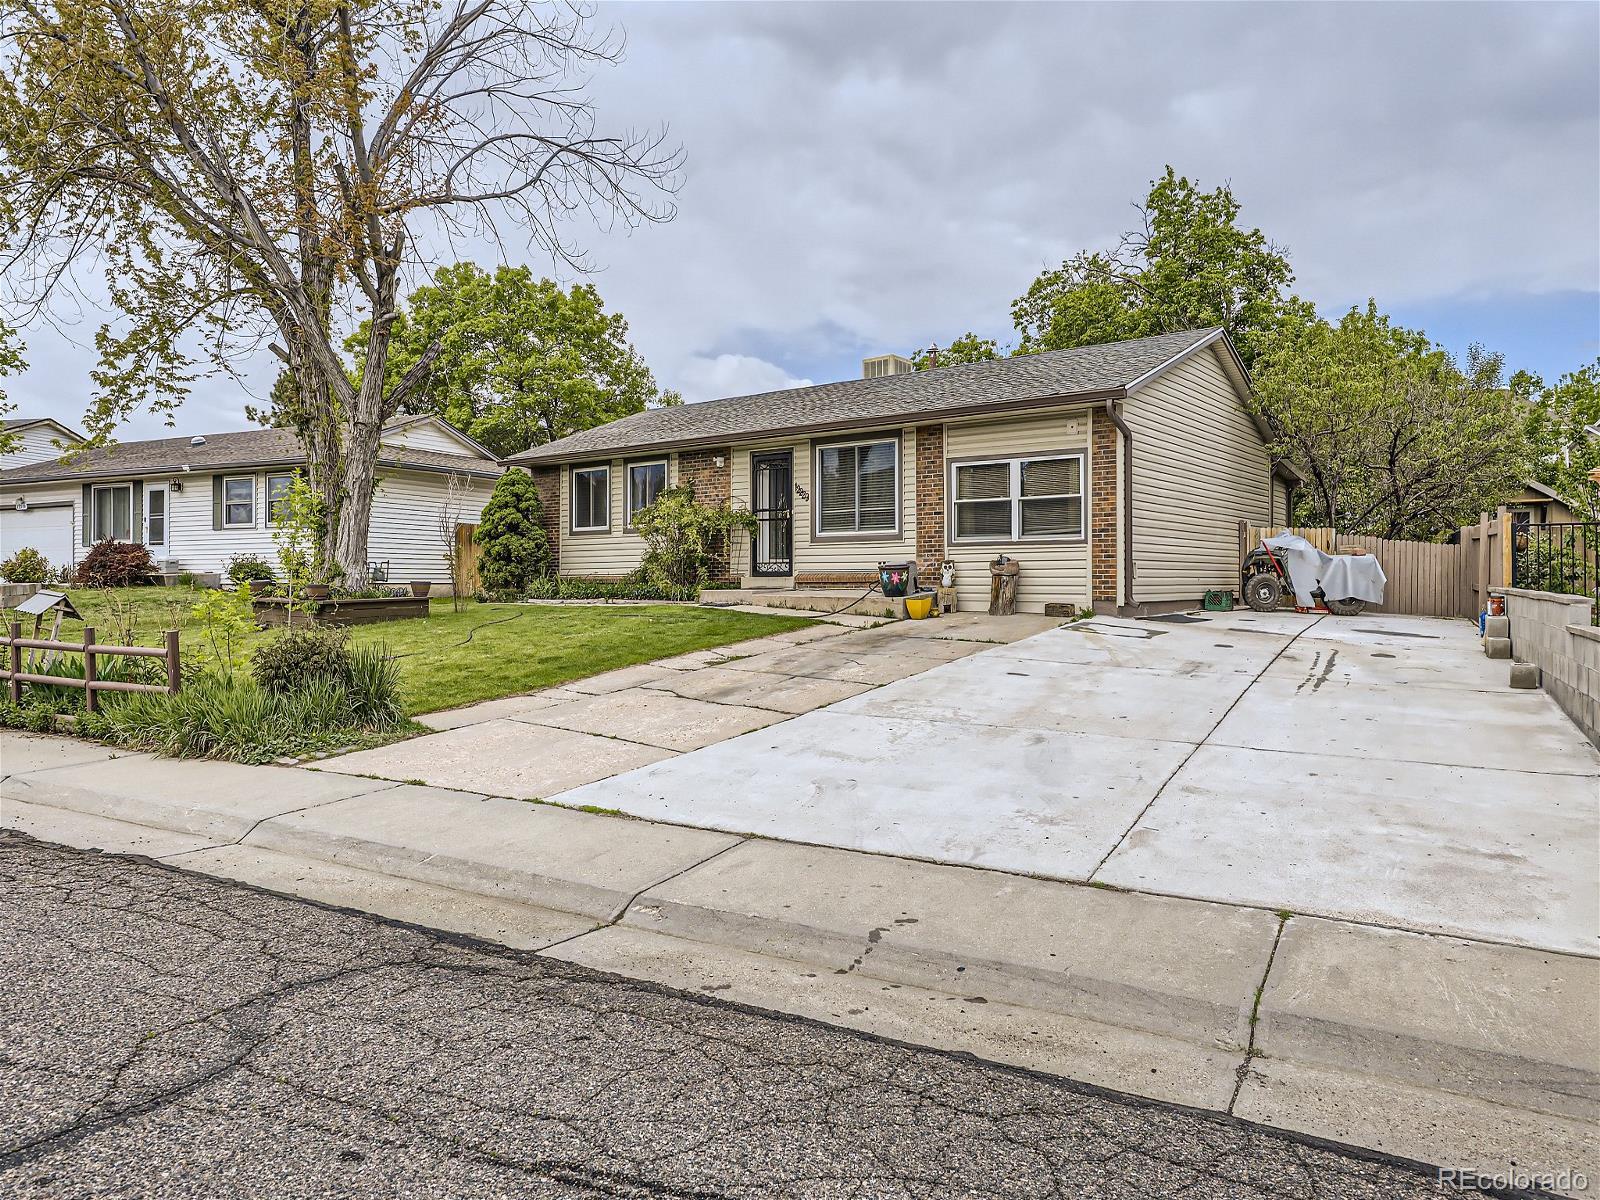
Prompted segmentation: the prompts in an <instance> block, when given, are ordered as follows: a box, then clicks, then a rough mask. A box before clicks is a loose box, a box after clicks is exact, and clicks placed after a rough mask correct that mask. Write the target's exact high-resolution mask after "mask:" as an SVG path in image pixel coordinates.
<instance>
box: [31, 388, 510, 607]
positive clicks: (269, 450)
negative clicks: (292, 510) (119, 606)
mask: <svg viewBox="0 0 1600 1200" xmlns="http://www.w3.org/2000/svg"><path fill="white" fill-rule="evenodd" d="M41 423H43V424H49V425H55V424H56V423H55V422H53V421H48V420H47V421H45V422H34V423H32V424H31V425H30V428H29V432H32V428H33V425H37V424H41ZM59 431H64V432H65V433H66V434H69V435H70V434H71V431H70V430H65V427H60V426H58V431H53V432H52V436H53V437H55V438H58V439H59V438H61V436H62V434H61V432H59ZM72 436H73V437H74V438H75V436H76V435H72ZM49 449H50V452H49V453H48V454H37V448H36V449H35V450H30V451H29V453H30V454H31V455H36V456H35V457H33V458H32V460H31V461H28V462H25V463H22V464H20V465H16V466H9V469H7V470H4V471H0V558H9V557H10V556H11V555H12V554H14V553H15V552H16V551H17V550H19V549H21V548H22V547H24V546H31V547H33V548H34V549H36V550H38V551H39V552H40V553H41V554H43V555H44V557H45V558H46V559H47V560H48V561H49V562H50V563H51V565H52V566H55V567H63V566H65V567H71V566H73V565H74V564H76V563H77V561H78V560H79V559H80V558H81V557H82V556H83V553H84V552H85V551H86V550H87V549H88V548H89V547H90V546H91V545H93V544H94V543H95V542H98V541H102V540H104V539H106V538H112V539H114V540H117V541H134V542H143V543H144V544H145V545H147V546H149V547H150V553H151V556H152V557H153V558H154V559H155V560H156V562H157V564H158V565H159V566H160V568H161V570H162V571H163V572H164V573H166V574H169V575H171V574H178V573H184V572H188V573H193V574H195V575H202V576H203V575H208V574H220V573H221V572H223V571H225V570H226V569H227V565H228V562H229V560H230V559H231V558H233V557H234V556H235V555H239V554H258V555H261V556H263V557H264V558H266V559H267V560H268V561H272V562H275V561H276V553H277V547H276V544H275V543H274V541H273V526H274V524H275V522H276V521H277V519H278V510H279V505H280V504H281V502H282V499H283V497H284V495H285V493H286V492H287V490H288V487H289V484H290V481H291V480H292V479H293V477H294V473H295V471H296V470H297V469H299V468H301V467H303V466H304V464H305V461H306V457H305V451H304V449H303V448H302V447H301V444H300V440H299V438H298V437H297V436H296V435H295V433H294V431H293V430H288V429H249V430H242V431H239V432H234V433H215V434H205V435H200V436H193V437H172V438H156V439H153V440H150V441H138V442H121V443H118V444H117V445H115V446H111V447H108V448H105V449H94V450H80V451H76V452H70V453H68V454H66V455H65V456H63V454H62V451H61V449H60V448H59V447H57V446H55V445H53V444H51V445H50V447H49ZM500 474H501V467H500V466H499V464H498V463H496V462H495V459H494V456H493V455H492V454H490V453H489V451H487V450H486V449H484V448H483V447H482V446H480V445H479V444H478V443H477V442H475V441H473V440H472V439H471V438H470V437H468V436H467V435H466V434H464V433H462V432H461V431H460V430H459V429H456V428H455V427H454V426H452V425H450V424H449V423H448V422H445V421H442V420H440V419H438V418H436V417H410V418H402V419H400V420H397V421H394V422H391V423H390V424H389V425H387V426H386V427H385V428H384V431H383V434H382V437H381V450H380V452H379V456H378V486H377V492H376V495H375V497H374V499H373V503H372V524H371V527H370V531H369V533H368V551H367V552H368V558H369V559H370V561H371V562H372V563H373V564H375V565H376V566H377V567H378V568H379V570H380V572H381V573H382V574H383V575H384V576H386V577H387V579H388V580H390V581H393V582H404V581H408V580H413V579H417V580H422V579H426V580H430V581H434V582H439V583H442V582H445V581H447V580H448V579H449V573H448V570H447V567H446V562H445V553H446V547H445V542H444V538H443V535H442V534H441V532H440V529H439V517H440V514H441V513H442V512H444V511H445V509H446V506H447V497H448V495H449V489H450V484H451V480H452V479H455V480H457V481H458V484H457V487H458V491H459V490H460V489H463V488H464V489H466V491H465V495H464V496H462V497H461V499H460V509H461V512H460V518H459V519H460V520H461V521H462V522H464V523H467V524H474V523H476V522H477V520H478V516H479V513H480V512H481V510H482V508H483V505H484V503H485V502H486V501H487V500H488V499H489V493H490V492H491V491H492V490H493V488H494V482H495V480H496V479H498V478H499V476H500Z"/></svg>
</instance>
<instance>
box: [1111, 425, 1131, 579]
mask: <svg viewBox="0 0 1600 1200" xmlns="http://www.w3.org/2000/svg"><path fill="white" fill-rule="evenodd" d="M1106 416H1108V417H1110V418H1111V423H1112V424H1113V425H1115V426H1116V427H1117V432H1118V433H1120V434H1121V435H1122V570H1121V572H1120V574H1121V576H1122V603H1123V606H1124V607H1126V608H1132V607H1133V430H1131V429H1129V428H1128V423H1127V422H1126V421H1124V420H1123V419H1122V412H1121V410H1120V409H1119V408H1118V407H1117V401H1116V400H1114V399H1113V398H1111V397H1109V396H1108V397H1107V398H1106Z"/></svg>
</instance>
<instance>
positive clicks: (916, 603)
mask: <svg viewBox="0 0 1600 1200" xmlns="http://www.w3.org/2000/svg"><path fill="white" fill-rule="evenodd" d="M932 611H933V597H932V596H931V595H930V594H928V593H927V592H919V593H914V594H912V595H910V596H907V597H906V616H908V617H910V618H911V619H912V620H913V621H920V620H922V619H923V618H924V617H926V616H927V615H928V614H929V613H931V612H932Z"/></svg>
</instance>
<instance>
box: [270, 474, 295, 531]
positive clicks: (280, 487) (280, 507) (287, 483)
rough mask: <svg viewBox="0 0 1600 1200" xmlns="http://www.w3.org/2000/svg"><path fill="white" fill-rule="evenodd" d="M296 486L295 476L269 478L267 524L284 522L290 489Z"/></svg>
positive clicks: (271, 476) (273, 476) (272, 476)
mask: <svg viewBox="0 0 1600 1200" xmlns="http://www.w3.org/2000/svg"><path fill="white" fill-rule="evenodd" d="M293 486H294V476H293V475H287V474H285V475H268V476H267V524H268V525H276V524H277V523H278V522H279V521H280V520H282V518H283V515H284V506H285V505H286V504H287V503H288V500H289V489H290V488H291V487H293Z"/></svg>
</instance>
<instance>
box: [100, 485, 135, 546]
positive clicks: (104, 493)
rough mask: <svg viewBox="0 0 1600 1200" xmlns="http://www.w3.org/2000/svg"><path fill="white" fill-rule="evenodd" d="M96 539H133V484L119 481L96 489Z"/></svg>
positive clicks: (122, 540)
mask: <svg viewBox="0 0 1600 1200" xmlns="http://www.w3.org/2000/svg"><path fill="white" fill-rule="evenodd" d="M93 500H94V540H95V541H97V542H103V541H105V540H106V539H107V538H111V539H113V540H114V541H118V542H131V541H132V540H133V485H132V484H131V483H117V484H112V485H111V486H109V487H97V488H95V489H94V495H93Z"/></svg>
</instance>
